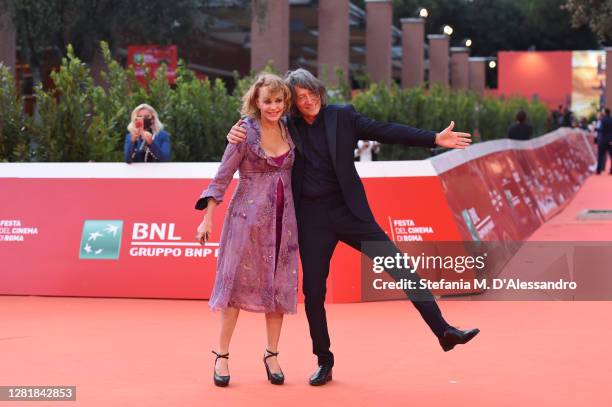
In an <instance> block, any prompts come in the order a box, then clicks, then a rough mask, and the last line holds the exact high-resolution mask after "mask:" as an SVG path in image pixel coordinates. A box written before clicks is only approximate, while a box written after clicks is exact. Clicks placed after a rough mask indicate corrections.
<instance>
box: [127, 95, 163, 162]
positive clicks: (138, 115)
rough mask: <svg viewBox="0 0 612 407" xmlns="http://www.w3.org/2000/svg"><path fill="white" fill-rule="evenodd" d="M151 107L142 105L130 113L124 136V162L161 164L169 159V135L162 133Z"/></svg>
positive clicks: (160, 125) (161, 125)
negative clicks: (126, 132)
mask: <svg viewBox="0 0 612 407" xmlns="http://www.w3.org/2000/svg"><path fill="white" fill-rule="evenodd" d="M163 128H164V125H163V124H162V123H161V122H160V121H159V117H158V115H157V112H156V111H155V109H153V107H151V106H149V105H147V104H142V105H139V106H138V107H136V109H134V110H133V111H132V115H131V121H130V124H129V125H128V127H127V129H128V131H129V133H128V134H127V135H126V136H125V149H124V150H125V162H126V163H128V164H129V163H132V162H163V161H168V160H169V159H170V135H169V134H168V133H167V132H165V131H163Z"/></svg>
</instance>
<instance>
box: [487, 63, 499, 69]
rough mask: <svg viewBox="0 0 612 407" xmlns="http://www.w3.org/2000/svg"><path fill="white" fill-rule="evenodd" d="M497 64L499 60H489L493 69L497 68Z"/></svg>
mask: <svg viewBox="0 0 612 407" xmlns="http://www.w3.org/2000/svg"><path fill="white" fill-rule="evenodd" d="M496 66H497V62H495V61H489V68H491V69H495V67H496Z"/></svg>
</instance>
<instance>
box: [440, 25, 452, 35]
mask: <svg viewBox="0 0 612 407" xmlns="http://www.w3.org/2000/svg"><path fill="white" fill-rule="evenodd" d="M442 31H443V32H444V34H446V35H449V36H450V35H452V34H453V27H451V26H450V25H445V26H444V28H442Z"/></svg>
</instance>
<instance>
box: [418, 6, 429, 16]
mask: <svg viewBox="0 0 612 407" xmlns="http://www.w3.org/2000/svg"><path fill="white" fill-rule="evenodd" d="M419 17H421V18H427V17H429V11H427V9H426V8H425V7H421V8H420V9H419Z"/></svg>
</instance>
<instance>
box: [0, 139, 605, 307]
mask: <svg viewBox="0 0 612 407" xmlns="http://www.w3.org/2000/svg"><path fill="white" fill-rule="evenodd" d="M593 162H594V157H593V155H592V150H591V147H590V146H589V145H588V144H587V141H586V138H585V136H584V135H583V134H582V133H579V132H574V131H569V130H567V131H565V130H559V131H557V132H555V133H552V134H549V135H546V136H543V137H541V138H538V139H536V140H533V141H529V142H511V141H509V140H500V141H494V142H487V143H481V144H479V145H476V146H473V147H470V149H468V150H464V151H453V152H449V153H445V154H443V155H440V156H437V157H434V158H433V159H431V160H424V161H409V162H373V163H357V168H358V171H359V173H360V175H361V176H362V178H363V181H364V185H365V188H366V191H367V194H368V198H369V202H370V205H371V207H372V209H373V212H374V214H375V216H376V219H377V221H378V223H379V224H380V225H381V226H382V228H383V229H384V230H385V232H387V234H388V235H389V236H390V237H391V238H392V239H393V240H396V241H402V242H415V245H414V250H415V251H418V247H419V246H418V245H417V244H416V243H417V242H420V241H424V242H427V241H456V240H462V239H464V240H472V239H474V240H502V241H517V240H523V239H525V238H526V237H527V236H529V234H531V233H532V232H533V231H534V230H535V229H536V228H537V227H538V226H539V225H540V224H541V223H542V222H543V221H544V220H546V219H549V218H550V217H551V216H552V214H553V213H555V211H557V210H559V208H560V207H562V205H563V204H564V203H565V202H567V200H568V199H569V197H571V196H572V194H573V193H574V192H575V191H576V190H577V189H578V188H579V186H580V184H581V183H582V182H583V181H584V179H585V177H586V176H587V175H588V173H589V165H592V164H593ZM217 167H218V164H213V163H203V164H178V163H176V164H173V163H169V164H132V165H126V164H102V163H86V164H67V163H56V164H29V163H26V164H7V163H2V164H0V190H1V191H2V198H3V199H2V201H0V256H1V257H0V258H1V263H0V264H1V268H2V271H1V272H0V294H15V295H66V296H103V297H148V298H202V299H205V298H208V296H209V295H210V291H211V288H212V283H213V280H214V273H215V265H216V257H215V254H216V250H217V249H218V239H219V236H220V232H221V230H220V229H221V225H222V223H223V219H222V218H223V216H224V211H225V208H226V207H227V203H224V204H222V205H221V206H220V208H219V210H218V211H216V215H215V216H216V219H215V229H214V232H213V235H212V239H211V242H210V243H209V244H207V246H205V247H201V246H199V245H198V244H197V243H196V242H195V240H194V235H195V228H196V226H197V225H198V223H199V222H200V220H201V212H198V211H195V210H194V209H193V205H194V203H195V200H196V198H197V196H198V195H199V193H200V192H201V191H202V190H203V189H204V187H205V186H206V185H207V184H208V182H210V179H211V178H212V177H213V175H214V174H215V172H216V169H217ZM437 173H438V174H439V175H437ZM196 177H197V178H196ZM236 182H237V181H236V180H234V181H232V185H231V186H230V188H229V190H228V192H227V195H226V197H227V200H229V197H230V196H231V193H232V191H233V189H234V187H235V183H236ZM226 202H227V201H226ZM409 247H411V246H409ZM417 254H418V253H417ZM401 297H402V295H399V294H397V295H396V294H393V293H387V294H385V295H384V296H382V297H381V296H379V294H375V293H371V292H370V293H368V291H367V290H365V291H364V292H362V281H361V273H360V255H359V253H358V252H356V251H355V250H353V249H351V248H349V247H347V246H344V245H342V244H340V245H339V247H338V249H337V251H336V254H335V256H334V259H333V261H332V271H331V274H330V278H329V285H328V300H329V301H330V302H351V301H360V300H373V299H383V298H384V299H388V298H401Z"/></svg>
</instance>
